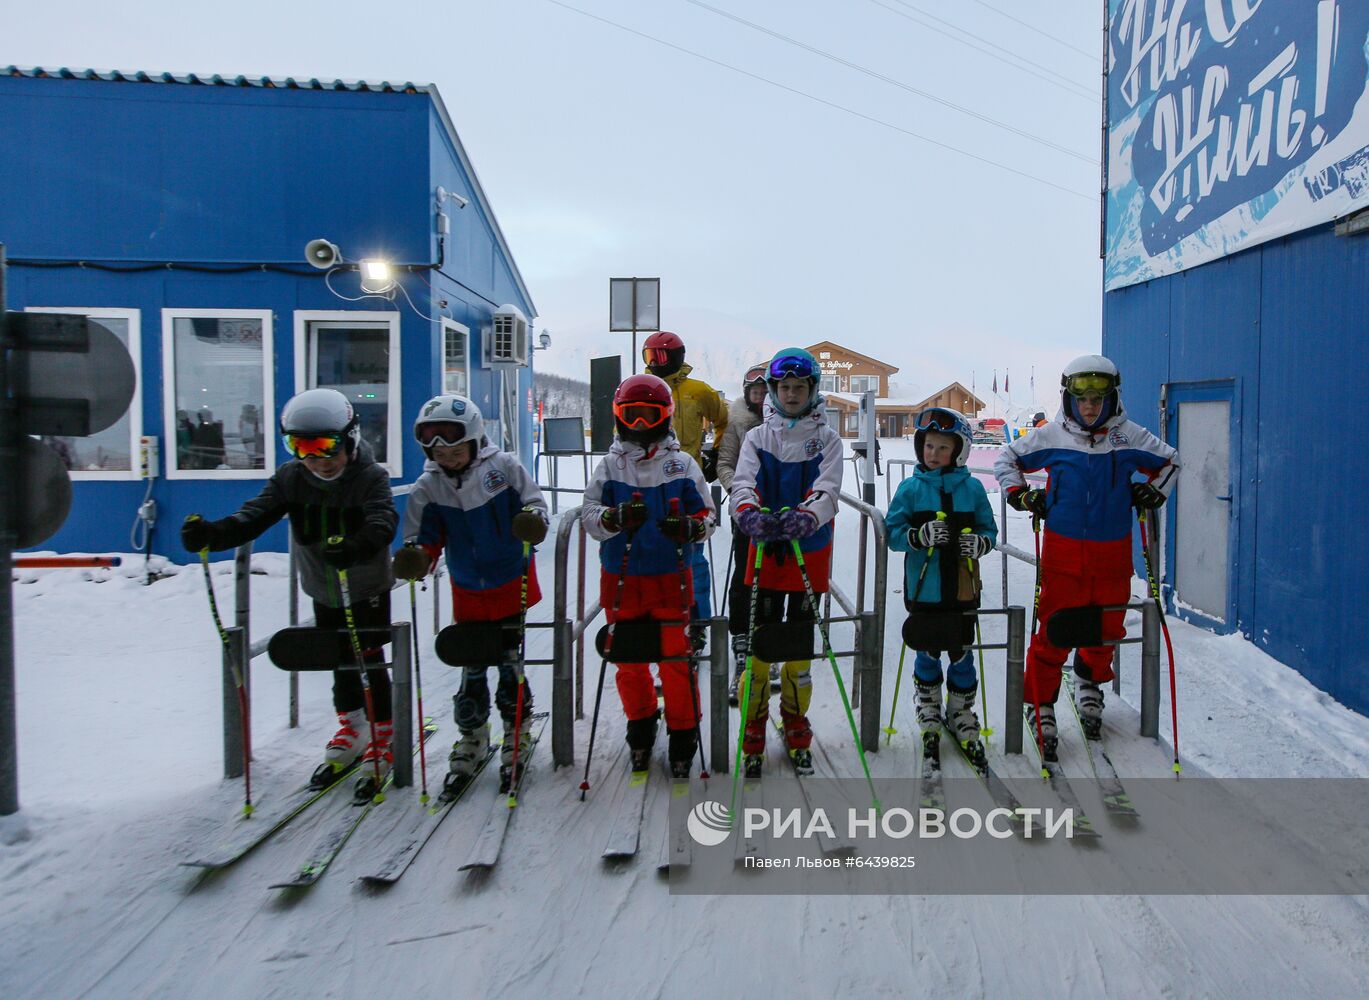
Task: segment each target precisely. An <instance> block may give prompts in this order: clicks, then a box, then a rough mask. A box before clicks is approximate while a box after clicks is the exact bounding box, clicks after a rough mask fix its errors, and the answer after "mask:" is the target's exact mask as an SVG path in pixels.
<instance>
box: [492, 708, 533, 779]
mask: <svg viewBox="0 0 1369 1000" xmlns="http://www.w3.org/2000/svg"><path fill="white" fill-rule="evenodd" d="M515 746H516V747H517V748H518V773H517V774H515V773H514V769H513V750H514V747H515ZM531 752H532V717H531V715H530V714H526V713H525V714H524V716H523V728H522V729H521V730H520V731H518V733H517V734H516V735H515V733H514V725H513V720H512V719H505V720H504V742H503V743H502V744H500V746H499V790H500V792H507V791H508V790H509V789H510V788H512V787H514V786H516V785H518V784H519V783H521V782H522V780H523V767H524V765H525V764H526V763H527V759H528V754H530V753H531Z"/></svg>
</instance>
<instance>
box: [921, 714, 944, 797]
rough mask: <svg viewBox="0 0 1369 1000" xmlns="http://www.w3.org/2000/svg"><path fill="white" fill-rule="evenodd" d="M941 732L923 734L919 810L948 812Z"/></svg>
mask: <svg viewBox="0 0 1369 1000" xmlns="http://www.w3.org/2000/svg"><path fill="white" fill-rule="evenodd" d="M940 735H941V731H940V730H937V729H927V730H923V732H922V783H921V785H920V786H919V788H918V801H917V804H918V808H919V809H932V810H935V811H937V812H940V813H942V814H943V815H944V814H945V812H946V786H945V785H944V784H943V783H942V781H941V741H940V739H939V737H940Z"/></svg>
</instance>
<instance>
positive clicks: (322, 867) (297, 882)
mask: <svg viewBox="0 0 1369 1000" xmlns="http://www.w3.org/2000/svg"><path fill="white" fill-rule="evenodd" d="M435 732H437V728H436V727H435V726H425V727H424V729H423V741H424V742H425V743H426V742H427V741H428V740H429V739H431V738H432V735H433V733H435ZM414 754H415V756H416V755H417V754H418V748H417V747H415V748H414ZM394 779H395V775H394V771H393V770H391V771H390V773H389V774H387V775H386V776H385V780H384V782H382V784H381V786H380V790H381V794H382V798H381V803H377V802H376V801H375V799H374V798H371V799H367V800H366V801H365V802H361V803H358V802H355V801H354V802H353V803H352V805H351V806H349V807H348V808H346V809H343V810H341V811H339V812H338V814H337V817H336V819H334V820H333V821H332V822H331V823H330V824H329V825H328V828H327V829H326V830H325V831H324V834H323V836H322V837H320V838H319V839H318V841H317V843H315V845H314V848H313V850H312V851H311V852H310V854H309V860H308V861H306V862H305V863H304V864H303V865H302V866H300V869H299V871H298V872H296V873H295V876H294V878H291V879H288V880H287V881H284V882H273V883H271V885H270V886H269V888H272V889H303V888H307V887H308V886H311V885H313V884H314V883H315V882H317V881H318V880H319V879H320V878H322V877H323V873H324V872H326V871H327V870H328V866H329V865H331V864H332V863H333V861H334V859H336V858H337V856H338V855H339V854H340V853H341V852H342V849H343V847H345V846H346V844H347V840H348V838H350V837H351V836H352V834H353V833H354V832H355V831H356V828H357V827H358V826H360V825H361V821H362V820H364V819H365V818H366V817H367V816H369V815H370V814H371V812H372V811H373V810H374V809H375V808H376V806H377V805H378V804H383V802H384V798H383V795H384V792H385V791H386V790H388V789H389V787H390V785H391V784H393V783H394ZM391 808H402V807H398V806H394V805H392V806H391Z"/></svg>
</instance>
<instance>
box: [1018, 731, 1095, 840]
mask: <svg viewBox="0 0 1369 1000" xmlns="http://www.w3.org/2000/svg"><path fill="white" fill-rule="evenodd" d="M1025 710H1026V714H1027V719H1026V724H1027V732H1026V737H1027V740H1028V742H1030V743H1031V745H1032V749H1034V750H1035V751H1036V759H1037V761H1039V762H1040V764H1041V773H1042V775H1043V776H1044V777H1045V779H1046V781H1047V783H1049V785H1050V786H1051V791H1053V792H1054V793H1055V794H1056V796H1057V797H1058V798H1059V799H1060V801H1061V802H1063V803H1064V804H1065V806H1066V808H1068V809H1072V810H1073V811H1074V835H1075V839H1076V840H1093V839H1094V838H1096V837H1098V836H1099V833H1098V830H1097V828H1096V827H1095V826H1094V825H1093V820H1091V819H1089V818H1088V815H1087V814H1086V813H1085V812H1084V807H1083V805H1082V804H1081V803H1080V802H1079V796H1078V795H1076V794H1075V793H1074V789H1073V788H1071V787H1070V782H1069V778H1067V777H1066V776H1065V771H1064V769H1063V768H1062V767H1061V766H1060V762H1059V761H1058V760H1046V758H1045V757H1044V756H1042V754H1041V744H1040V743H1038V742H1037V740H1036V727H1035V726H1034V725H1033V723H1032V721H1031V711H1032V709H1031V706H1030V705H1027V706H1025Z"/></svg>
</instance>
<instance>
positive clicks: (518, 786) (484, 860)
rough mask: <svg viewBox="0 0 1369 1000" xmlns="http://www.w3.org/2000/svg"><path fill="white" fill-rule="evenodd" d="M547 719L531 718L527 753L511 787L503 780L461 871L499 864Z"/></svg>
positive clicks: (542, 716)
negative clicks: (529, 742) (530, 733)
mask: <svg viewBox="0 0 1369 1000" xmlns="http://www.w3.org/2000/svg"><path fill="white" fill-rule="evenodd" d="M548 717H549V716H548V713H546V712H538V713H537V714H535V715H534V716H533V717H532V720H533V723H534V727H533V733H532V742H531V744H530V745H529V746H528V752H527V753H526V754H520V755H519V761H518V771H517V773H516V774H513V775H511V776H510V783H509V785H508V787H504V786H503V783H502V781H501V783H500V787H499V790H498V792H497V793H496V794H495V797H494V802H493V803H492V804H491V806H490V813H489V816H488V817H487V818H486V820H485V825H484V826H483V827H481V829H480V833H479V834H477V835H476V838H475V844H474V845H473V846H472V847H471V853H470V857H468V858H467V859H466V862H465V864H463V865H462V866H461V868H460V869H459V870H460V871H463V872H464V871H490V870H491V869H492V868H494V866H495V865H497V864H498V863H499V854H500V851H501V850H502V848H503V846H504V837H505V835H506V834H507V833H508V829H509V823H510V821H511V820H512V819H513V814H514V813H515V812H516V811H517V810H518V797H519V795H521V794H522V791H523V788H524V787H525V786H526V785H527V783H528V776H529V774H530V773H531V771H532V758H533V755H534V753H535V752H536V750H537V747H538V744H540V743H541V742H542V731H543V730H544V729H545V728H546V726H547V719H548ZM515 738H516V734H515ZM472 783H473V782H472ZM467 787H469V785H468V786H467Z"/></svg>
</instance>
